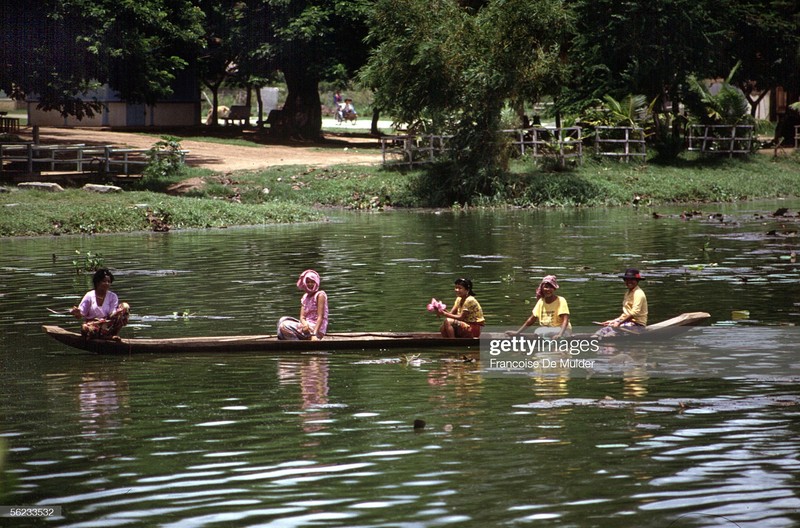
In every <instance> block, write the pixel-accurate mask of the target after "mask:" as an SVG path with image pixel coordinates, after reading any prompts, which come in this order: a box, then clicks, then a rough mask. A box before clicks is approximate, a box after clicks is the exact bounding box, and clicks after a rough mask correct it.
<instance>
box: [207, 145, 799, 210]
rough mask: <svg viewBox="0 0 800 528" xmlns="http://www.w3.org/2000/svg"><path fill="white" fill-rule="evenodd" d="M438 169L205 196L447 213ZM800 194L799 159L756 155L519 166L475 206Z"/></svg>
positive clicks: (255, 178)
mask: <svg viewBox="0 0 800 528" xmlns="http://www.w3.org/2000/svg"><path fill="white" fill-rule="evenodd" d="M438 178H439V175H438V174H437V172H436V171H435V170H432V171H430V172H426V171H424V170H413V171H399V170H389V169H382V168H381V167H346V166H339V167H332V168H327V169H319V168H306V167H275V168H272V169H270V170H266V171H259V172H240V173H236V174H235V175H233V177H232V181H225V180H220V179H215V178H211V179H208V180H207V181H208V184H207V185H206V187H205V188H204V189H202V190H200V191H198V192H197V193H196V195H197V196H201V197H204V198H231V197H233V196H240V197H241V199H242V201H243V202H246V203H295V204H298V205H307V206H318V205H322V206H337V207H346V208H350V209H359V210H363V209H377V208H381V207H386V206H392V207H442V206H450V205H452V204H449V203H442V202H441V201H440V200H439V199H438V198H437V196H438V194H439V193H438V192H437V191H438V188H437V185H438ZM781 196H785V197H789V196H800V156H798V155H793V156H783V157H780V158H772V157H771V156H768V155H762V154H759V155H755V156H752V157H750V158H748V159H742V160H728V159H722V160H713V159H699V158H696V159H683V160H678V161H677V162H673V163H671V164H669V165H662V164H657V163H650V164H647V165H640V164H635V163H630V164H627V163H618V162H616V161H605V162H602V161H592V160H590V161H586V162H585V163H584V164H583V165H582V166H580V167H576V168H574V169H572V170H567V171H561V172H547V171H543V170H541V169H538V168H537V167H536V166H535V165H533V164H532V163H531V162H529V161H528V162H525V161H517V162H515V163H514V164H513V165H512V170H511V174H510V175H509V183H508V185H507V186H506V188H505V190H504V192H503V193H501V194H500V195H498V196H493V197H479V198H477V199H476V200H475V205H479V206H480V205H483V206H506V205H510V206H517V207H560V206H619V205H625V204H630V203H631V202H632V201H633V200H634V197H638V201H639V203H640V205H646V204H648V203H650V204H654V205H655V204H663V203H671V202H681V203H690V202H710V201H713V202H729V201H737V200H747V199H758V198H774V197H781Z"/></svg>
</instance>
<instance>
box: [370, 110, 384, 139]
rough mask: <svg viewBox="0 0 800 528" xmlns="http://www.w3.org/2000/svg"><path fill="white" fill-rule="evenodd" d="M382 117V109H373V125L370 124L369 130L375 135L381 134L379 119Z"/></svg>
mask: <svg viewBox="0 0 800 528" xmlns="http://www.w3.org/2000/svg"><path fill="white" fill-rule="evenodd" d="M380 117H381V111H380V110H379V109H378V108H373V109H372V125H371V126H370V129H369V132H370V134H372V135H373V136H380V135H381V131H380V130H379V129H378V120H379V119H380Z"/></svg>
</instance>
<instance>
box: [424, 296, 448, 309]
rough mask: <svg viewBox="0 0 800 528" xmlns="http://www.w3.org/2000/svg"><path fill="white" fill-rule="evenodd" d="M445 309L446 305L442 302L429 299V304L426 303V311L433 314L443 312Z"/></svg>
mask: <svg viewBox="0 0 800 528" xmlns="http://www.w3.org/2000/svg"><path fill="white" fill-rule="evenodd" d="M445 308H447V305H446V304H445V303H443V302H442V301H437V300H436V299H433V298H432V299H431V302H429V303H428V311H429V312H434V313H440V312H443V311H444V310H445Z"/></svg>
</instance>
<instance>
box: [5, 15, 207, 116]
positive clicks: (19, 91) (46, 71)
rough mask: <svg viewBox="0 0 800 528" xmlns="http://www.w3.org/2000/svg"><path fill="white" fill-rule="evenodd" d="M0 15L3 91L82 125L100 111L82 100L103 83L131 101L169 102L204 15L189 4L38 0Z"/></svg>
mask: <svg viewBox="0 0 800 528" xmlns="http://www.w3.org/2000/svg"><path fill="white" fill-rule="evenodd" d="M0 16H1V17H2V19H0V28H2V31H0V65H2V67H0V89H2V90H3V91H5V92H6V93H7V94H9V95H11V96H12V97H14V98H17V99H22V98H25V97H26V96H28V95H30V94H36V95H37V97H38V100H39V107H40V108H42V109H45V110H58V111H60V112H61V113H62V114H63V115H65V116H67V115H73V116H76V117H77V118H79V119H80V118H82V117H84V116H87V115H88V116H91V115H93V114H94V112H97V111H98V110H99V108H100V105H99V103H98V102H97V101H92V100H85V98H83V97H82V95H83V94H84V93H85V92H87V91H90V90H92V89H96V88H98V87H99V86H101V85H102V84H108V85H110V86H112V87H113V88H114V89H115V90H116V91H118V92H119V93H120V95H121V96H122V97H123V98H124V99H125V100H128V101H132V102H144V103H148V104H153V103H155V102H156V100H158V99H159V98H161V97H164V96H168V95H170V93H171V88H170V85H171V83H172V82H173V81H174V80H175V79H176V76H177V75H178V74H179V73H180V72H181V70H183V69H184V68H186V67H187V65H188V62H189V58H191V57H192V56H193V54H194V52H195V49H196V48H195V47H196V46H197V45H198V44H199V41H198V37H199V35H200V32H201V27H200V24H199V22H200V20H201V18H202V13H201V12H200V11H199V10H198V9H197V8H196V7H194V6H193V5H192V3H191V2H190V1H189V0H135V1H134V0H113V1H112V0H40V1H37V2H5V3H4V4H3V7H2V9H0Z"/></svg>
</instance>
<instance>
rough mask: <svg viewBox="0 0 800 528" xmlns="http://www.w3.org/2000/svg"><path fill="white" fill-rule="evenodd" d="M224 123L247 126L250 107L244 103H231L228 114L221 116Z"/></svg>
mask: <svg viewBox="0 0 800 528" xmlns="http://www.w3.org/2000/svg"><path fill="white" fill-rule="evenodd" d="M223 120H224V121H225V124H226V125H228V124H230V122H233V123H237V122H238V124H239V125H240V126H247V125H249V124H250V107H249V106H244V105H233V106H231V109H230V112H228V115H227V116H225V117H224V118H223Z"/></svg>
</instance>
